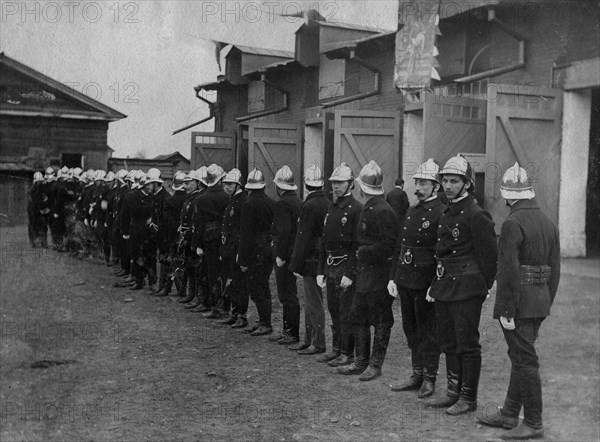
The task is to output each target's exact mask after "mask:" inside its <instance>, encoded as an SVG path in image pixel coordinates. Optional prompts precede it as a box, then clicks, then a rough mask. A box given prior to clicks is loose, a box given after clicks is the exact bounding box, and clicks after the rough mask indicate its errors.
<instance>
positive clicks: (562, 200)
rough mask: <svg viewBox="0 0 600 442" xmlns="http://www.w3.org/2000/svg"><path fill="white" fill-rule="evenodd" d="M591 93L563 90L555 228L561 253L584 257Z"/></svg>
mask: <svg viewBox="0 0 600 442" xmlns="http://www.w3.org/2000/svg"><path fill="white" fill-rule="evenodd" d="M591 99H592V94H591V91H590V90H589V89H583V90H580V91H574V92H567V91H565V93H564V100H563V128H562V151H561V161H560V193H559V205H558V228H559V231H560V242H561V254H562V256H563V257H569V258H575V257H585V255H586V247H585V242H586V241H585V240H586V237H585V212H586V186H587V179H588V156H589V139H590V118H591V101H592V100H591Z"/></svg>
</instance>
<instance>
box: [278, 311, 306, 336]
mask: <svg viewBox="0 0 600 442" xmlns="http://www.w3.org/2000/svg"><path fill="white" fill-rule="evenodd" d="M283 311H284V315H283V338H281V339H280V340H279V341H277V343H278V344H280V345H292V344H295V343H296V342H298V341H299V340H300V306H299V305H287V306H284V309H283Z"/></svg>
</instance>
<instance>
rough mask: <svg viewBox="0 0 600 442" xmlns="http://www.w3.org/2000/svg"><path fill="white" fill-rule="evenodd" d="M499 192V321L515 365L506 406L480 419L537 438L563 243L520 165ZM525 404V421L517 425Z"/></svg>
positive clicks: (540, 429)
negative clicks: (547, 327)
mask: <svg viewBox="0 0 600 442" xmlns="http://www.w3.org/2000/svg"><path fill="white" fill-rule="evenodd" d="M500 193H501V195H502V197H503V198H504V199H505V200H506V203H507V205H508V206H509V207H510V214H509V215H508V218H506V221H504V224H502V231H501V233H500V242H499V246H498V276H497V280H498V289H497V292H496V303H495V305H494V319H499V320H500V323H501V325H502V331H503V333H504V338H505V339H506V343H507V344H508V356H509V358H510V361H511V365H512V367H511V372H510V381H509V384H508V391H507V393H506V399H505V400H504V407H502V409H501V411H499V412H498V413H496V414H494V415H483V416H480V417H478V419H477V420H478V421H479V422H481V423H483V424H486V425H491V426H494V427H503V428H512V429H511V430H510V431H508V432H506V433H504V434H502V435H501V436H500V437H501V438H502V439H509V440H513V439H517V440H518V439H533V438H539V437H543V435H544V430H543V424H542V383H541V380H540V372H539V362H538V356H537V353H536V350H535V341H536V339H537V336H538V332H539V329H540V326H541V324H542V321H543V320H544V319H545V318H546V317H547V316H548V315H549V314H550V308H551V307H552V303H553V302H554V298H555V296H556V291H557V290H558V283H559V280H560V240H559V234H558V228H557V227H556V225H555V224H554V223H553V222H552V221H551V220H550V219H549V218H548V217H547V216H546V215H545V214H544V213H543V212H542V211H541V210H540V208H539V207H538V205H537V202H536V200H535V192H534V190H533V188H532V187H531V184H530V183H529V180H528V178H527V172H526V171H525V169H523V168H521V167H519V164H518V163H515V165H514V166H513V167H511V168H509V169H508V170H507V171H506V173H505V174H504V177H503V180H502V187H501V188H500ZM521 406H523V408H524V415H525V419H524V420H523V422H522V423H521V424H520V425H518V426H517V424H518V422H519V412H520V410H521ZM515 427H516V428H515Z"/></svg>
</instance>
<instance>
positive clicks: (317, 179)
mask: <svg viewBox="0 0 600 442" xmlns="http://www.w3.org/2000/svg"><path fill="white" fill-rule="evenodd" d="M304 184H306V185H307V186H312V187H322V186H323V172H321V168H320V167H319V166H317V165H316V164H313V165H312V166H310V167H309V168H308V169H306V171H304Z"/></svg>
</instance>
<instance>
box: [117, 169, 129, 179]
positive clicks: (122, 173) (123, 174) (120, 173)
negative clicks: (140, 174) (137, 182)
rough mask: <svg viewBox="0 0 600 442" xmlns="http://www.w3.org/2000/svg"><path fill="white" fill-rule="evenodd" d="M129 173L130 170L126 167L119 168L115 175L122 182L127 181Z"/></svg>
mask: <svg viewBox="0 0 600 442" xmlns="http://www.w3.org/2000/svg"><path fill="white" fill-rule="evenodd" d="M127 175H129V172H127V171H126V170H125V169H119V171H118V172H117V173H116V175H115V178H116V179H118V180H119V181H121V182H125V179H126V178H127Z"/></svg>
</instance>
